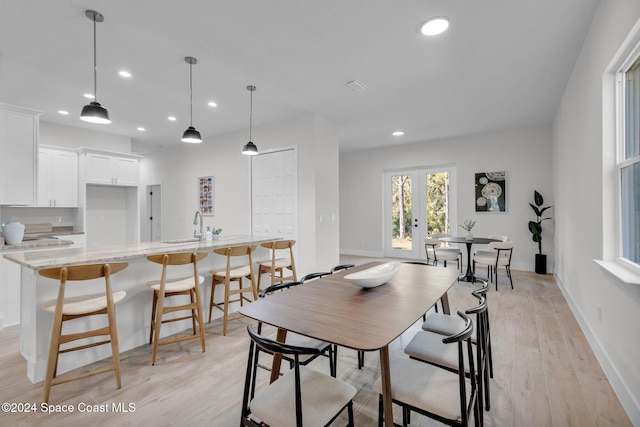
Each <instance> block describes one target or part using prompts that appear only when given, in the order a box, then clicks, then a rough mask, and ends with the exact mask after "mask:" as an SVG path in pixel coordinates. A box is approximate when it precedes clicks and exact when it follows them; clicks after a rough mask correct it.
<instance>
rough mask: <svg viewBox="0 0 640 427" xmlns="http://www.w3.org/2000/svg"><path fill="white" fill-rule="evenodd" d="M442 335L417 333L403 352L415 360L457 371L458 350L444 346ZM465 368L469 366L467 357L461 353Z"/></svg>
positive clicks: (447, 345) (451, 346) (464, 353)
mask: <svg viewBox="0 0 640 427" xmlns="http://www.w3.org/2000/svg"><path fill="white" fill-rule="evenodd" d="M442 338H443V337H442V335H439V334H435V333H433V332H425V331H420V332H418V333H417V334H416V335H415V336H414V337H413V339H412V340H411V341H410V342H409V344H407V346H406V347H405V348H404V352H405V353H406V354H407V355H409V356H411V357H414V358H416V359H420V360H424V361H425V362H433V363H435V364H437V365H440V366H443V367H446V368H448V369H452V370H457V369H458V348H457V347H456V346H455V345H450V344H444V343H443V342H442ZM462 357H463V359H464V366H465V368H466V367H468V366H469V361H468V355H467V353H466V352H463V353H462Z"/></svg>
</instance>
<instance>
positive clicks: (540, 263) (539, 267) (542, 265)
mask: <svg viewBox="0 0 640 427" xmlns="http://www.w3.org/2000/svg"><path fill="white" fill-rule="evenodd" d="M536 273H538V274H547V255H545V254H536Z"/></svg>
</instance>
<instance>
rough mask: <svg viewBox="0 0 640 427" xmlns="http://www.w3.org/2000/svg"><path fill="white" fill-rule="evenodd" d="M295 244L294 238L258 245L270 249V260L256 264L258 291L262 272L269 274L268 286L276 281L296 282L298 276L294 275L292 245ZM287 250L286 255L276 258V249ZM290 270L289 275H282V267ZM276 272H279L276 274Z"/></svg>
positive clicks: (294, 265)
mask: <svg viewBox="0 0 640 427" xmlns="http://www.w3.org/2000/svg"><path fill="white" fill-rule="evenodd" d="M295 244H296V241H295V240H276V241H273V242H266V243H262V244H261V245H260V246H262V247H263V248H267V249H269V250H270V251H271V260H270V261H264V262H261V263H260V264H259V265H258V292H260V289H261V288H260V279H261V278H262V275H263V274H264V273H267V274H269V276H271V283H270V284H269V286H272V285H275V284H276V283H284V282H287V281H293V282H297V281H298V277H297V275H296V264H295V262H294V260H293V249H292V248H293V245H295ZM287 249H288V250H289V254H288V257H283V258H278V251H283V250H287ZM285 268H286V269H288V270H291V276H287V277H284V269H285ZM276 273H280V276H277V275H276Z"/></svg>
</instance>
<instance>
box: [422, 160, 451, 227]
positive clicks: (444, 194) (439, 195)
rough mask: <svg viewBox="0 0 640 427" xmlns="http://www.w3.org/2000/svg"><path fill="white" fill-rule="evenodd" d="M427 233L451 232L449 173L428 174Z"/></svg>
mask: <svg viewBox="0 0 640 427" xmlns="http://www.w3.org/2000/svg"><path fill="white" fill-rule="evenodd" d="M426 185H427V212H426V214H427V215H426V218H427V233H428V234H429V235H433V234H437V233H440V234H451V220H450V204H449V173H448V172H437V173H428V174H427V183H426Z"/></svg>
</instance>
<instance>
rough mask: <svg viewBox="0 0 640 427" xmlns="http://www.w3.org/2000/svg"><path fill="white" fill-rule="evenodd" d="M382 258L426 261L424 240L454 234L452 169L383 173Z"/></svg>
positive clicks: (454, 207) (454, 205)
mask: <svg viewBox="0 0 640 427" xmlns="http://www.w3.org/2000/svg"><path fill="white" fill-rule="evenodd" d="M384 186H385V191H384V194H385V255H386V256H388V257H394V258H407V259H415V260H424V259H426V254H425V252H424V238H425V237H426V236H427V235H429V234H432V233H447V234H455V230H452V224H457V222H456V215H455V213H456V210H457V209H456V194H455V188H456V186H455V169H453V168H438V169H412V170H401V171H393V172H386V173H385V177H384Z"/></svg>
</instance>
